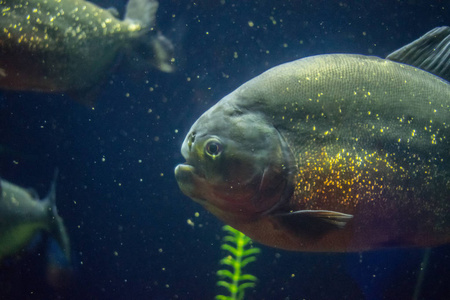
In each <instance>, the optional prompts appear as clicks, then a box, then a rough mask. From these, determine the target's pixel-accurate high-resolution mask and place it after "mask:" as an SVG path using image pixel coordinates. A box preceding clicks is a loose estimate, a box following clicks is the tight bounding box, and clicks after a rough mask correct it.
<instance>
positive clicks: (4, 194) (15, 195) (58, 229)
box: [0, 175, 70, 261]
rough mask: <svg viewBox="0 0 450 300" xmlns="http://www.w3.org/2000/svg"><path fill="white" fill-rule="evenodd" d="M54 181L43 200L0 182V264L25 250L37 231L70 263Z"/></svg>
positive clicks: (67, 243) (12, 185) (4, 181)
mask: <svg viewBox="0 0 450 300" xmlns="http://www.w3.org/2000/svg"><path fill="white" fill-rule="evenodd" d="M55 180H56V175H55ZM55 180H54V181H53V183H52V187H51V189H50V192H49V193H48V195H47V197H46V198H45V199H43V200H39V197H38V195H37V194H36V193H35V192H34V191H33V190H30V189H25V188H22V187H20V186H17V185H15V184H13V183H11V182H8V181H6V180H0V261H1V260H2V259H3V258H4V257H7V256H11V255H14V254H16V253H18V252H19V251H20V250H22V249H23V248H24V247H26V245H27V244H28V243H29V242H30V240H31V239H32V238H33V236H34V235H35V234H36V233H37V232H38V231H39V230H46V231H48V232H49V233H50V234H51V236H52V237H53V238H54V239H55V240H56V241H57V242H58V244H59V246H60V247H61V249H62V250H63V251H64V254H65V256H66V258H67V259H68V261H70V241H69V236H68V235H67V231H66V228H65V226H64V223H63V219H62V218H61V217H60V216H59V215H58V211H57V209H56V204H55V201H56V195H55V188H56V185H55Z"/></svg>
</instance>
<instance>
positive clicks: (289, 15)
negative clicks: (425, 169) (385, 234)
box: [0, 0, 450, 299]
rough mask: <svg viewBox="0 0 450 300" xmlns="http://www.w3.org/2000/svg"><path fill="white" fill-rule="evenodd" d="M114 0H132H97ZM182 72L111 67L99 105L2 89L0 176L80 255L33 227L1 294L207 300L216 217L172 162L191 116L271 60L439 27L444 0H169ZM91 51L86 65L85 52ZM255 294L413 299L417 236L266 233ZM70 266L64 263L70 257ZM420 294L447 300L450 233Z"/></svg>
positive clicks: (448, 13)
mask: <svg viewBox="0 0 450 300" xmlns="http://www.w3.org/2000/svg"><path fill="white" fill-rule="evenodd" d="M94 3H96V4H98V5H100V6H102V7H111V6H114V7H116V8H117V9H118V10H119V12H120V13H121V14H122V15H123V13H124V8H125V5H126V1H125V0H123V1H122V0H121V1H119V0H115V1H112V0H111V1H107V0H102V1H94ZM157 24H158V27H159V29H160V30H161V31H162V32H163V33H164V35H165V36H166V37H167V38H169V39H170V40H171V41H172V42H173V44H174V47H175V64H176V68H177V70H176V72H175V73H172V74H166V73H161V72H158V71H156V70H151V69H149V68H146V67H142V66H137V65H132V64H130V63H122V64H119V62H118V65H117V67H116V68H115V69H114V70H111V74H110V76H109V78H108V79H107V80H106V82H105V83H104V85H102V86H99V89H100V93H99V96H98V98H99V99H98V101H97V103H96V105H95V109H91V108H89V107H87V106H84V105H81V104H79V103H77V102H75V101H73V100H72V99H71V98H70V97H69V96H67V95H61V94H55V95H51V94H38V93H31V92H30V93H19V92H5V91H1V92H0V176H1V177H2V178H4V179H7V180H8V181H11V182H14V183H16V184H18V185H21V186H28V187H33V188H34V189H36V190H37V191H38V193H39V195H40V196H41V197H43V196H45V195H46V193H47V191H48V189H49V187H50V183H51V180H52V177H53V172H54V170H55V168H59V177H58V182H57V192H56V195H57V206H58V210H59V214H60V215H61V216H62V217H63V218H64V221H65V224H66V227H67V229H68V232H69V235H70V239H71V244H72V254H73V262H72V266H71V268H68V267H67V266H64V265H63V263H61V262H59V261H60V260H58V255H59V256H61V255H62V254H61V253H58V249H57V247H55V245H54V243H52V241H51V240H49V238H48V237H46V236H45V235H39V236H38V237H37V238H36V239H35V240H34V241H33V243H32V244H31V245H30V246H29V247H28V248H27V249H26V250H25V251H24V253H22V254H21V255H20V259H18V258H15V259H9V260H7V261H5V262H4V263H3V265H2V266H0V299H213V298H214V296H215V295H217V294H221V293H224V291H223V289H222V288H220V287H218V286H216V282H217V281H218V277H217V275H216V272H217V270H219V269H220V268H221V265H220V264H219V261H220V259H221V258H222V257H223V256H224V255H225V253H224V251H223V250H221V248H220V246H221V244H222V240H221V239H222V236H223V235H224V232H223V231H222V226H223V224H222V223H221V222H220V221H218V220H217V219H216V218H215V217H213V216H212V215H211V214H210V213H208V212H206V211H205V210H204V209H203V208H202V207H200V205H198V204H196V203H194V202H193V201H192V200H190V199H189V198H188V197H186V196H184V195H183V194H182V193H181V191H180V190H179V188H178V186H177V183H176V181H175V178H174V175H173V170H174V167H175V166H176V165H177V164H178V163H181V162H183V161H184V159H183V157H182V156H181V154H180V147H181V143H182V141H183V139H184V137H185V135H186V133H187V131H188V130H189V128H190V126H191V125H192V123H193V122H194V121H195V120H196V119H197V118H198V117H199V116H200V114H201V113H203V112H204V111H206V110H207V109H208V108H209V107H211V106H212V105H213V104H214V103H216V102H217V101H218V100H220V99H221V98H222V97H223V96H225V95H226V94H228V93H230V92H231V91H233V90H234V89H235V88H237V87H238V86H239V85H241V84H243V83H244V82H246V81H247V80H249V79H251V78H253V77H255V76H256V75H258V74H260V73H262V72H263V71H265V70H267V69H268V68H270V67H273V66H275V65H278V64H280V63H283V62H288V61H292V60H295V59H299V58H303V57H306V56H311V55H316V54H324V53H358V54H364V55H375V56H379V57H385V56H386V55H388V54H389V53H391V52H393V51H394V50H396V49H398V48H400V47H402V46H404V45H406V44H408V43H409V42H411V41H413V40H414V39H416V38H418V37H420V36H421V35H423V34H424V33H426V32H427V31H429V30H431V29H432V28H434V27H437V26H443V25H450V2H449V1H448V0H446V1H444V0H433V1H414V0H409V1H393V0H379V1H368V0H361V1H356V0H355V1H337V0H336V1H334V0H329V1H324V0H323V1H322V0H309V1H308V0H307V1H242V0H241V1H238V0H235V1H231V0H208V1H175V0H160V7H159V10H158V13H157ZM80 63H82V62H80ZM257 246H258V247H259V248H260V249H261V253H260V254H259V255H258V256H257V261H256V262H255V263H252V264H249V265H248V266H247V267H246V272H247V273H250V274H253V275H254V276H256V277H257V278H258V282H257V284H256V287H255V288H254V289H249V290H247V292H246V299H412V298H413V294H414V293H415V291H416V290H417V282H418V277H419V274H420V272H419V270H420V268H421V264H422V263H423V261H424V257H426V256H425V254H426V250H424V249H394V250H383V251H374V252H364V253H352V254H332V253H330V254H328V253H301V252H288V251H283V250H277V249H273V248H269V247H266V246H263V245H257ZM69 269H70V270H69ZM422 274H423V275H424V277H423V283H422V285H421V286H420V288H419V291H418V292H417V291H416V294H417V293H418V295H419V296H418V299H450V246H442V247H438V248H433V249H432V250H431V252H430V253H429V257H428V263H427V264H426V268H425V270H424V272H423V273H422Z"/></svg>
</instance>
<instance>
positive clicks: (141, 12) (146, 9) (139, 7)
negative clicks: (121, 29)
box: [125, 0, 158, 28]
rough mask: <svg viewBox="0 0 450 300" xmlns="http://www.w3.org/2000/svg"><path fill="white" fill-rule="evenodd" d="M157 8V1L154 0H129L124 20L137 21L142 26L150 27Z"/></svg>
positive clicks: (153, 22)
mask: <svg viewBox="0 0 450 300" xmlns="http://www.w3.org/2000/svg"><path fill="white" fill-rule="evenodd" d="M157 10H158V1H156V0H129V1H128V4H127V7H126V12H125V21H127V22H130V23H135V22H137V23H139V24H141V25H142V26H143V27H144V28H150V27H152V26H155V20H156V11H157Z"/></svg>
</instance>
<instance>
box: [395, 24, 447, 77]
mask: <svg viewBox="0 0 450 300" xmlns="http://www.w3.org/2000/svg"><path fill="white" fill-rule="evenodd" d="M449 46H450V27H448V26H442V27H437V28H434V29H432V30H431V31H429V32H427V33H426V34H424V35H423V36H422V37H420V38H418V39H417V40H415V41H413V42H411V43H410V44H408V45H406V46H404V47H402V48H400V49H398V50H397V51H395V52H393V53H391V54H389V55H388V56H387V57H386V59H389V60H392V61H396V62H400V63H404V64H408V65H411V66H414V67H417V68H420V69H422V70H425V71H428V72H430V73H433V74H434V75H437V76H439V77H442V78H443V79H445V80H447V81H449V80H450V64H449V63H448V57H449V54H450V48H449Z"/></svg>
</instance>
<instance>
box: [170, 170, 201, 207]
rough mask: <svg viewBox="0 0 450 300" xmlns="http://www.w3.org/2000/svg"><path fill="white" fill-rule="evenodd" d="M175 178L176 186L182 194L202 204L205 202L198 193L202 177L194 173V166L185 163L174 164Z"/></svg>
mask: <svg viewBox="0 0 450 300" xmlns="http://www.w3.org/2000/svg"><path fill="white" fill-rule="evenodd" d="M175 179H176V180H177V183H178V186H179V188H180V190H181V192H183V194H185V195H186V196H188V197H189V198H191V199H192V200H194V201H196V202H198V203H200V204H204V203H205V202H206V201H205V200H203V198H202V197H201V195H200V193H199V192H200V191H201V190H202V189H201V188H200V186H201V185H202V182H203V181H202V178H201V177H200V176H198V174H197V173H196V171H195V167H194V166H192V165H189V164H187V163H184V164H179V165H178V166H176V167H175Z"/></svg>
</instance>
